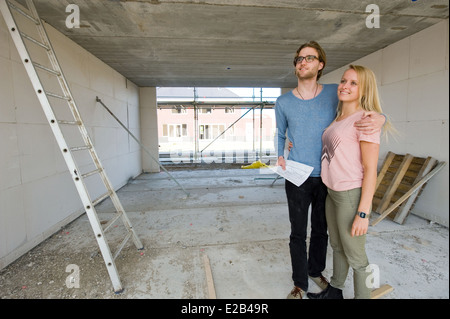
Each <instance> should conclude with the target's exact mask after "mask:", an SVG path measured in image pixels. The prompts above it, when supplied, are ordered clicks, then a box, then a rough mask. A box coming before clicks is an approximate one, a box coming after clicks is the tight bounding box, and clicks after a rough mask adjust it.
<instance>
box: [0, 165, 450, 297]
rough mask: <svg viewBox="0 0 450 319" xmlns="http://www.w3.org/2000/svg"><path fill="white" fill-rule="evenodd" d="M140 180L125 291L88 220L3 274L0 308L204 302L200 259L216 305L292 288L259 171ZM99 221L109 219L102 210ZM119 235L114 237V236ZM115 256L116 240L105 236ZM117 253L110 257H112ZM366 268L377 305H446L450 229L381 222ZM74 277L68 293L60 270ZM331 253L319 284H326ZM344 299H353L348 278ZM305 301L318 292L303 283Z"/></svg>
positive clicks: (283, 209)
mask: <svg viewBox="0 0 450 319" xmlns="http://www.w3.org/2000/svg"><path fill="white" fill-rule="evenodd" d="M170 173H171V174H172V175H173V176H174V177H175V178H176V179H177V180H178V182H179V183H180V184H181V185H183V187H184V188H185V189H186V190H187V191H188V192H189V194H190V195H189V196H188V197H187V196H186V194H185V193H184V192H183V191H182V190H181V189H180V187H178V186H177V185H176V184H175V183H174V181H173V180H170V179H169V178H168V175H167V174H166V173H164V172H162V173H157V174H142V175H141V176H139V177H138V178H136V179H134V180H131V181H130V182H129V183H128V184H127V185H126V186H125V187H123V188H122V189H120V190H119V191H118V195H119V197H120V199H121V202H122V204H123V206H124V207H125V209H126V210H127V212H128V215H129V217H130V219H131V222H132V223H133V225H134V227H135V229H136V231H137V233H138V234H139V237H140V238H141V240H142V242H143V244H144V246H145V248H144V250H143V251H137V250H136V249H135V247H134V245H133V244H132V242H131V241H130V242H129V244H127V246H126V247H125V248H124V250H123V252H122V254H121V255H120V256H119V258H118V259H117V267H118V270H119V273H120V276H121V280H122V284H123V286H124V287H125V291H124V292H123V293H122V294H120V295H115V294H114V293H112V285H111V281H110V279H109V277H108V275H107V273H106V270H105V265H104V263H103V259H102V258H101V256H100V255H99V250H98V246H97V245H96V242H95V240H94V237H93V233H92V230H91V228H90V224H89V223H88V220H87V217H86V216H85V215H83V216H81V217H80V218H78V219H77V220H75V221H74V222H72V223H71V224H69V225H67V227H65V228H64V229H62V230H61V232H58V233H57V234H54V235H53V236H52V237H50V238H49V239H48V240H46V241H45V242H44V243H42V244H41V245H39V246H38V247H36V248H35V249H34V250H32V251H30V252H29V253H28V254H26V255H25V256H23V257H21V258H20V259H18V260H17V261H16V262H15V263H13V264H11V265H10V266H8V267H7V268H5V269H4V270H2V271H1V272H0V284H1V285H0V286H2V289H1V292H0V299H2V298H6V299H15V298H64V299H85V298H101V299H139V298H146V299H147V298H151V299H188V298H189V299H190V298H193V299H207V298H208V290H207V282H206V275H205V264H204V259H203V256H204V255H207V256H208V257H209V261H210V266H211V271H212V276H213V281H214V287H215V293H216V296H217V298H218V299H284V298H285V297H286V295H287V294H288V293H289V291H290V290H291V288H292V285H293V284H292V280H291V265H290V256H289V249H288V238H289V232H290V224H289V220H288V211H287V205H286V196H285V192H284V181H283V180H282V179H279V180H277V181H276V182H275V184H274V185H273V187H271V184H272V182H273V178H274V175H265V174H260V172H259V170H257V169H248V170H245V169H215V170H176V171H170ZM97 211H98V213H99V216H100V218H101V219H103V218H105V219H106V218H107V217H108V216H109V215H110V214H111V213H112V212H113V211H114V210H113V206H112V204H111V202H110V201H109V200H108V201H104V202H103V203H101V204H99V205H98V207H97ZM118 232H119V231H118ZM110 236H112V237H110V238H111V239H110V241H111V242H112V243H113V244H111V246H112V247H115V245H116V242H118V240H119V237H120V236H119V234H118V233H117V234H114V231H112V233H111V235H110ZM113 250H114V248H113ZM367 252H368V256H369V261H370V262H371V263H372V264H375V265H377V266H378V268H379V275H380V276H379V283H380V285H383V284H389V285H391V286H392V287H393V288H394V290H393V291H392V292H391V293H389V294H387V295H385V296H384V297H383V298H384V299H441V298H446V299H448V298H449V229H448V228H446V227H443V226H441V225H438V224H434V223H430V222H428V221H427V220H424V219H421V218H419V217H417V216H414V215H410V216H409V217H408V218H407V220H406V222H405V224H404V225H398V224H396V223H394V222H392V221H391V220H389V219H384V220H383V221H382V222H380V223H379V224H378V225H376V226H375V227H371V228H370V229H369V235H368V238H367ZM69 264H75V265H77V266H78V267H79V269H80V287H79V288H68V287H67V284H66V281H65V280H66V279H67V277H68V275H69V272H66V266H67V265H69ZM331 267H332V255H331V248H329V250H328V261H327V269H326V270H325V272H324V275H325V276H326V277H328V278H329V277H330V276H331V274H332V269H331ZM346 284H347V286H346V289H345V290H344V298H353V284H352V279H351V271H350V273H349V278H348V279H347V283H346ZM310 291H313V292H317V291H319V288H318V287H317V286H315V284H314V283H312V282H310Z"/></svg>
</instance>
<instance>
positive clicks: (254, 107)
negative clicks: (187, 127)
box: [158, 100, 275, 161]
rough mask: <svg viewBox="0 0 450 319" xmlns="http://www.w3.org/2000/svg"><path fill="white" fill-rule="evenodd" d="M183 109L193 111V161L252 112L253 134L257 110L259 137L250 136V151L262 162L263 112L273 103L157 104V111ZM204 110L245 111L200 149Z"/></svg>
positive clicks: (192, 102) (193, 102) (272, 105)
mask: <svg viewBox="0 0 450 319" xmlns="http://www.w3.org/2000/svg"><path fill="white" fill-rule="evenodd" d="M180 107H181V108H185V109H193V110H194V149H193V157H194V160H195V161H200V160H201V158H202V157H203V152H204V151H205V150H207V149H208V148H209V147H210V146H211V145H212V144H214V143H216V142H217V141H218V140H219V139H220V138H221V137H222V136H223V135H224V134H225V133H226V132H227V131H228V130H229V129H231V128H232V127H233V126H234V125H235V124H236V123H238V122H239V121H241V120H242V119H243V118H244V117H245V116H247V115H248V114H249V113H250V112H252V123H253V130H252V132H253V133H254V132H255V131H256V130H255V129H256V125H257V124H256V116H255V115H256V112H257V111H258V110H259V112H260V119H259V136H255V134H253V136H252V150H253V151H254V152H255V155H256V159H257V160H262V159H263V158H264V154H263V146H262V142H263V111H264V110H267V109H274V107H275V103H274V102H268V101H262V102H198V101H195V100H194V101H189V102H180V101H166V102H159V103H158V109H159V110H162V109H173V108H180ZM204 108H213V109H227V108H232V109H234V108H240V109H247V110H246V111H245V112H244V114H242V115H241V116H240V117H239V118H238V119H236V120H235V121H234V122H233V123H231V124H230V125H228V126H227V127H226V128H225V129H224V130H223V131H222V132H221V133H220V134H219V135H218V136H215V137H214V138H213V140H212V141H211V142H209V143H208V144H207V145H206V146H205V147H202V148H201V149H200V133H199V113H200V111H201V110H202V109H204ZM257 137H259V149H258V151H257V148H256V138H257Z"/></svg>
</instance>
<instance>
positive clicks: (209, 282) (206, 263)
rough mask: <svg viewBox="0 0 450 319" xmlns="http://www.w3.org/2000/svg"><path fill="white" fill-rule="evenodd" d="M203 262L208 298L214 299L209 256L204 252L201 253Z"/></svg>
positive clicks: (214, 291)
mask: <svg viewBox="0 0 450 319" xmlns="http://www.w3.org/2000/svg"><path fill="white" fill-rule="evenodd" d="M203 264H204V266H205V274H206V285H207V288H208V298H209V299H216V290H215V288H214V280H213V276H212V271H211V264H210V263H209V258H208V256H207V255H206V254H205V255H203Z"/></svg>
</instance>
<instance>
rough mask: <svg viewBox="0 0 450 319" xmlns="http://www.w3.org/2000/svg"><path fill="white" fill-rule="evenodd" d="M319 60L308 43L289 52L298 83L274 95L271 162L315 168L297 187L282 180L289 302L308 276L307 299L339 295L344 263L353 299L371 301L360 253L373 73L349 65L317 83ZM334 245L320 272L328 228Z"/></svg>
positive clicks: (377, 119) (373, 135) (375, 135)
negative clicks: (332, 79)
mask: <svg viewBox="0 0 450 319" xmlns="http://www.w3.org/2000/svg"><path fill="white" fill-rule="evenodd" d="M325 65H326V55H325V52H324V50H323V49H322V48H321V46H320V45H319V44H318V43H317V42H315V41H311V42H308V43H305V44H303V45H302V46H301V47H300V48H299V49H298V50H297V53H296V55H295V59H294V66H295V74H296V76H297V78H298V86H297V87H296V88H295V89H294V90H292V91H290V92H288V93H285V94H283V95H282V96H280V97H279V98H278V99H277V102H276V106H275V114H276V122H277V128H278V134H277V143H278V146H277V148H278V162H277V165H280V166H281V167H282V168H284V169H285V165H286V162H285V158H284V146H285V141H286V132H287V137H288V138H289V141H290V146H291V147H290V152H289V159H291V160H294V161H297V162H300V163H303V164H306V165H310V166H312V167H314V170H313V171H312V173H311V175H310V177H309V178H308V179H307V180H306V181H305V182H304V183H303V184H302V185H300V186H299V187H297V186H295V185H294V184H292V183H291V182H289V181H287V180H286V184H285V190H286V197H287V201H288V208H289V220H290V223H291V234H290V241H289V248H290V254H291V263H292V279H293V281H294V288H293V289H292V291H291V292H290V294H289V295H288V298H289V299H302V298H303V297H304V295H305V293H306V291H307V290H308V277H309V278H311V279H312V280H313V281H314V282H315V283H316V284H317V285H318V286H319V287H320V288H321V289H322V292H320V293H317V294H314V293H308V294H307V296H308V297H309V298H310V299H328V298H330V299H334V298H338V299H341V298H343V296H342V289H343V288H344V283H345V279H346V277H347V274H348V270H349V267H352V268H353V273H354V287H355V298H370V289H369V288H368V287H367V285H366V278H367V276H368V275H370V273H367V272H366V267H367V266H368V265H369V262H368V259H367V255H366V252H365V234H366V233H367V229H368V225H369V219H368V216H369V214H370V212H371V204H372V197H373V194H374V192H375V183H376V179H377V162H378V153H379V143H380V132H381V127H382V126H383V125H384V124H385V122H386V118H385V116H384V115H382V114H380V113H381V107H380V104H379V99H378V92H377V86H376V81H375V77H374V75H373V72H372V71H370V70H369V69H367V68H365V67H362V66H350V68H349V69H348V70H346V71H345V72H344V74H343V76H342V79H341V82H340V83H339V84H319V83H318V80H319V78H320V77H321V75H322V72H323V69H324V68H325ZM310 204H311V235H310V244H309V255H308V253H307V248H306V237H307V234H306V233H307V224H308V209H309V206H310ZM327 230H328V231H329V236H330V244H331V247H332V248H333V275H332V277H331V280H330V282H328V280H327V279H326V278H325V277H324V276H323V275H322V271H323V270H324V269H325V262H326V254H327V243H328V232H327Z"/></svg>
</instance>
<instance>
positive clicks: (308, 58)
mask: <svg viewBox="0 0 450 319" xmlns="http://www.w3.org/2000/svg"><path fill="white" fill-rule="evenodd" d="M314 59H319V58H318V57H316V56H315V55H307V56H298V57H296V58H295V59H294V64H297V63H302V61H303V60H306V62H308V63H311V62H312V61H314Z"/></svg>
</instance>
